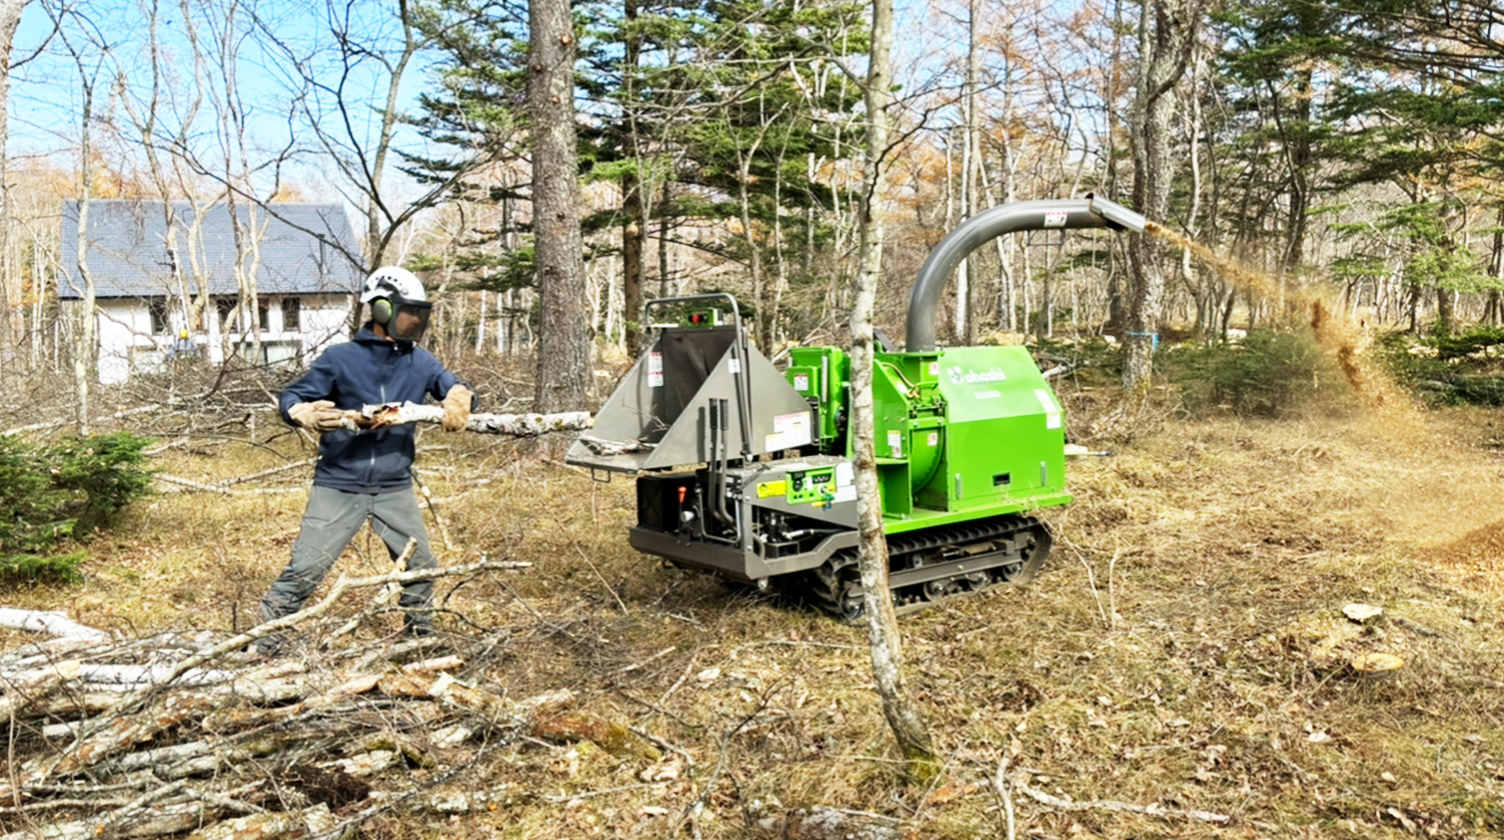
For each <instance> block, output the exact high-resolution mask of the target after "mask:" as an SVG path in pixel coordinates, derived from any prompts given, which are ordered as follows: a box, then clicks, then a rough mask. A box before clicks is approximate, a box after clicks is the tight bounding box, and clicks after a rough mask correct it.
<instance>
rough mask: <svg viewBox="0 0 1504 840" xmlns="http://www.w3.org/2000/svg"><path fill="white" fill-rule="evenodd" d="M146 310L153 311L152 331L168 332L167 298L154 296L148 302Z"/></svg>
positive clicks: (153, 333) (158, 332)
mask: <svg viewBox="0 0 1504 840" xmlns="http://www.w3.org/2000/svg"><path fill="white" fill-rule="evenodd" d="M146 311H147V312H150V313H151V333H152V335H159V334H161V333H165V332H167V298H152V299H151V300H149V301H147V302H146Z"/></svg>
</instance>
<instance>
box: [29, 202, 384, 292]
mask: <svg viewBox="0 0 1504 840" xmlns="http://www.w3.org/2000/svg"><path fill="white" fill-rule="evenodd" d="M172 210H173V213H174V215H175V216H176V217H177V223H175V224H174V225H173V229H174V239H175V240H176V243H177V247H176V251H177V254H178V260H179V261H180V262H181V263H182V264H183V271H182V274H183V276H184V277H185V278H187V280H188V286H189V290H190V291H191V292H197V291H198V281H197V280H196V279H195V277H196V276H198V275H196V274H195V270H194V266H195V265H197V266H198V267H199V269H198V270H199V271H201V272H202V273H203V275H205V276H207V277H208V278H209V292H210V294H215V295H234V294H238V293H239V289H237V288H236V285H235V238H234V228H233V226H232V224H231V220H230V212H229V208H228V207H226V206H225V205H223V204H216V205H213V206H211V207H207V208H204V211H203V214H202V220H201V223H200V225H199V230H198V233H197V235H196V236H194V237H193V240H194V248H193V251H192V252H191V253H190V252H189V251H188V250H187V249H188V246H189V243H190V231H191V229H192V225H193V221H194V218H195V210H194V206H193V203H192V202H188V201H174V202H173V203H172ZM236 211H237V214H238V216H239V219H240V223H241V224H242V225H244V224H247V222H248V211H249V208H247V207H245V206H241V207H237V208H236ZM271 211H272V212H271V213H268V212H266V211H265V210H262V209H260V208H257V210H256V226H257V227H258V228H260V227H264V231H263V232H262V234H261V247H260V251H261V263H260V268H259V269H258V270H257V272H256V289H257V293H258V294H264V295H279V294H283V295H285V294H317V293H334V294H347V293H350V292H355V291H358V290H359V289H360V286H361V283H362V282H363V281H364V279H365V278H364V274H363V272H362V271H361V268H360V266H358V265H354V264H352V263H351V262H350V260H349V259H348V258H347V257H346V256H345V255H344V253H342V252H341V251H340V248H341V247H342V248H344V249H345V250H346V251H348V252H349V253H351V254H355V255H357V257H358V256H359V254H360V245H359V243H358V242H357V241H356V239H355V234H354V232H353V231H352V230H351V228H350V220H349V219H348V218H347V217H346V216H345V211H344V208H343V207H341V206H339V205H337V204H275V205H272V207H271ZM60 245H61V247H60V248H59V253H58V257H59V265H60V266H61V271H60V272H59V274H58V297H60V298H64V299H69V298H80V297H82V296H83V283H82V282H79V280H78V202H77V201H76V200H70V201H66V202H64V203H63V225H62V242H61V243H60ZM86 247H87V249H88V257H89V260H88V268H89V274H90V275H92V276H93V278H94V288H95V294H96V295H97V296H98V297H102V298H119V297H160V296H163V295H168V294H176V291H175V290H174V288H173V285H174V284H173V282H172V277H173V272H172V265H171V260H170V259H169V257H168V249H167V223H166V220H165V219H164V217H163V212H162V205H161V203H160V202H156V201H116V200H110V201H99V200H95V201H90V202H89V232H88V245H87V246H86Z"/></svg>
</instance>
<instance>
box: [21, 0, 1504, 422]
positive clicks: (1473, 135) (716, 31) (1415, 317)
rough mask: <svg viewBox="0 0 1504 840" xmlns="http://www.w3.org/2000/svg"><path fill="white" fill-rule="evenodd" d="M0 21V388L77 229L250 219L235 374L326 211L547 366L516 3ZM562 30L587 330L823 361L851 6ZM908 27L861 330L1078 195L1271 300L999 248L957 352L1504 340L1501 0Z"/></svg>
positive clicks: (837, 268)
mask: <svg viewBox="0 0 1504 840" xmlns="http://www.w3.org/2000/svg"><path fill="white" fill-rule="evenodd" d="M9 5H10V7H11V9H12V11H13V12H15V13H16V14H19V15H20V17H19V19H20V20H21V21H22V22H23V25H22V26H20V28H19V30H17V34H16V35H15V36H14V38H13V39H11V40H12V43H11V50H10V53H9V55H10V61H11V64H12V69H11V74H10V85H11V87H10V91H11V92H10V113H11V124H12V129H11V131H10V137H11V139H10V141H9V143H8V144H7V148H8V149H9V153H8V155H7V161H6V169H5V178H6V185H7V191H6V194H5V201H4V202H3V213H4V214H5V218H6V220H7V221H6V223H5V224H4V225H3V229H4V232H5V233H4V237H3V241H0V246H3V247H0V303H3V304H4V306H3V311H4V313H5V315H6V317H5V318H3V319H0V347H4V348H5V349H4V352H5V354H6V356H7V361H6V365H5V368H6V370H7V372H8V374H9V375H30V374H31V373H33V372H41V371H68V370H71V369H73V362H74V361H75V360H76V359H75V357H76V356H78V355H79V353H78V348H77V347H75V346H74V345H75V344H76V343H78V340H79V336H80V335H81V330H80V329H79V328H78V326H79V320H78V312H77V310H78V309H79V307H71V308H70V307H66V306H60V305H59V303H58V301H57V293H56V288H57V285H56V278H57V276H58V271H59V266H58V264H57V260H58V256H57V255H58V248H59V243H58V241H57V234H58V230H59V227H60V226H59V207H60V202H61V201H62V200H63V199H65V198H72V199H80V198H83V199H87V198H90V197H93V198H122V197H123V198H135V199H141V200H143V201H146V202H160V201H162V200H163V199H178V200H187V201H192V202H195V203H197V204H200V205H206V204H212V203H229V204H231V205H232V206H236V207H239V208H241V209H240V210H239V212H238V218H240V219H241V222H240V225H241V227H242V228H243V230H244V234H245V235H244V236H242V237H238V238H237V244H236V248H237V251H238V258H237V263H236V264H237V274H238V275H244V276H243V277H241V288H242V295H241V306H243V307H244V308H245V311H246V312H247V313H250V314H251V315H252V319H248V323H252V324H253V326H252V327H251V328H250V329H248V330H246V331H245V332H243V333H241V334H239V335H234V334H227V335H226V338H225V340H226V341H227V342H236V343H252V344H253V343H255V342H256V341H257V340H258V331H259V327H257V326H255V325H254V322H253V318H254V313H255V312H256V310H257V307H256V306H255V305H254V304H255V299H256V295H257V290H256V288H255V281H254V272H247V271H243V270H241V269H243V268H244V266H246V265H250V264H252V261H253V260H254V259H255V257H256V250H255V246H256V233H257V231H258V230H259V229H260V228H259V227H258V225H260V226H264V223H265V219H266V218H267V217H268V216H270V215H274V214H275V213H276V208H277V205H278V203H279V202H284V201H295V200H307V199H309V198H310V197H314V196H317V197H318V198H320V199H321V200H327V199H330V198H333V197H335V196H337V197H338V200H339V201H340V202H342V203H343V204H344V205H345V206H346V207H347V208H348V210H349V212H350V213H351V216H352V218H353V219H354V220H355V221H356V224H355V228H356V230H357V231H359V233H360V236H361V239H362V247H361V249H360V251H359V252H358V253H354V252H347V253H346V254H345V255H344V256H345V258H347V259H349V260H351V261H353V262H355V263H357V264H358V265H359V267H360V268H361V269H362V270H368V269H370V268H373V267H375V266H378V265H382V264H387V263H402V264H406V265H408V266H411V267H414V268H417V269H419V270H420V271H422V272H423V273H424V275H425V277H426V278H428V282H429V285H430V287H431V290H432V292H431V293H432V294H433V295H434V297H435V298H436V299H437V300H438V301H439V310H438V311H439V315H438V319H437V328H436V329H435V330H434V333H433V339H434V345H435V347H436V349H441V350H442V353H441V355H443V356H444V357H446V358H455V357H457V356H458V355H459V354H461V353H475V354H480V355H483V356H499V357H503V358H517V357H519V356H525V355H530V354H531V352H532V350H533V349H534V348H535V347H536V346H537V343H538V342H539V341H542V342H545V343H547V342H548V341H550V340H557V339H551V338H550V336H549V335H547V334H540V322H539V318H538V303H537V301H538V299H539V297H538V289H537V288H536V285H535V269H536V265H535V252H534V249H533V243H532V236H531V233H532V219H533V218H534V213H535V208H534V207H533V206H532V202H531V198H532V195H531V190H530V187H529V183H530V180H531V170H530V168H529V167H530V163H531V161H530V158H529V154H530V151H529V149H530V146H529V133H528V123H529V117H528V113H527V110H526V107H525V99H526V96H525V83H524V76H525V74H524V72H523V71H524V61H525V55H526V48H527V40H526V39H527V12H528V10H527V7H526V6H525V5H523V4H508V3H480V4H467V3H459V2H443V3H431V4H421V3H399V4H397V5H396V6H390V5H389V4H379V3H361V2H350V3H345V4H300V3H297V2H279V3H262V4H254V3H253V4H246V3H238V2H236V3H213V2H207V3H184V4H181V5H175V4H163V3H108V4H101V3H89V4H84V5H78V6H69V5H66V4H64V5H58V4H52V3H46V4H44V3H29V4H23V3H20V2H13V3H11V4H9ZM23 10H24V13H23ZM573 10H574V14H575V16H576V21H577V24H578V31H579V34H580V41H579V58H578V62H577V66H576V68H575V70H576V83H577V84H576V106H577V113H578V148H579V160H580V163H579V173H580V176H581V179H582V184H583V187H582V191H583V194H582V198H583V204H584V206H583V208H582V210H581V215H582V226H583V227H582V229H583V246H584V249H585V250H584V253H583V256H584V262H583V271H582V273H581V274H580V276H578V277H572V278H569V280H568V282H570V283H572V284H575V285H574V286H573V287H572V288H571V290H570V291H571V294H570V295H569V296H568V297H569V299H570V300H573V301H578V305H579V308H578V310H576V311H574V312H572V313H571V315H572V318H571V319H570V320H571V321H573V322H579V321H583V322H585V323H587V324H588V326H589V335H590V336H593V338H594V346H595V347H596V349H597V351H598V352H599V354H600V357H601V358H603V359H608V360H609V359H620V358H622V354H623V353H625V354H627V355H631V354H632V353H633V352H634V351H635V349H636V347H637V344H638V341H639V336H640V329H641V327H640V325H639V324H638V323H637V322H636V318H637V316H636V314H635V313H636V312H637V311H638V310H639V309H640V304H641V301H642V299H643V298H644V297H645V296H646V297H652V296H654V295H662V294H679V293H690V292H695V291H701V290H706V289H716V290H725V291H731V292H733V293H735V294H736V295H737V296H738V297H739V299H741V300H742V301H743V306H744V309H745V310H747V311H749V312H750V313H752V319H753V324H754V332H755V339H756V340H757V341H758V343H759V344H760V345H762V346H763V347H764V348H766V349H768V350H769V351H770V352H776V350H777V349H778V348H779V347H781V346H784V345H787V344H789V343H798V342H809V341H828V342H832V343H841V341H842V337H843V335H844V333H845V329H846V317H847V315H846V313H847V312H849V306H850V298H849V296H850V294H851V282H850V281H851V278H852V276H853V274H854V271H855V260H856V252H857V244H858V243H857V237H856V231H857V223H858V221H859V220H858V215H859V214H858V212H857V207H858V205H859V201H860V198H861V196H860V191H861V188H862V179H861V171H860V150H861V148H862V144H863V127H862V114H863V110H864V106H863V103H862V97H861V95H860V93H861V85H860V78H861V73H862V72H863V70H864V66H865V55H864V50H865V49H866V43H867V39H868V32H867V29H866V24H865V12H866V10H865V7H864V6H863V5H862V4H859V3H850V2H846V3H830V2H823V0H813V2H797V3H766V4H764V3H756V2H709V3H699V2H694V3H682V2H674V3H664V4H656V5H655V4H648V3H641V2H630V0H629V1H628V2H622V3H619V4H617V3H576V4H574V6H573ZM899 12H900V31H901V32H903V34H904V37H902V38H900V39H899V42H898V47H897V57H898V58H897V66H898V67H900V68H902V72H901V73H900V74H898V77H897V79H896V88H895V94H896V99H895V103H896V104H895V107H894V113H893V114H892V115H891V117H892V118H893V119H894V120H895V126H896V130H895V132H894V134H893V138H894V139H893V142H892V144H891V146H890V148H889V149H888V155H887V158H886V163H887V166H886V170H885V171H886V176H885V177H886V179H887V181H888V187H889V189H888V190H887V195H888V196H889V200H888V201H887V202H886V203H885V204H884V206H883V207H882V208H881V210H882V214H883V216H884V220H885V222H886V223H887V224H888V227H889V235H888V237H887V244H886V254H885V274H884V280H883V283H884V286H883V293H882V294H880V295H879V301H880V304H879V306H878V309H877V312H876V318H877V322H878V324H879V325H880V326H884V327H886V328H887V329H888V331H889V332H890V333H895V334H896V333H897V332H898V330H897V327H898V324H899V322H900V321H901V319H902V316H903V312H904V309H905V301H906V300H907V291H908V284H909V283H910V282H911V280H910V278H912V277H913V276H914V273H915V271H916V269H917V266H918V264H919V263H920V262H921V261H922V260H923V258H924V256H925V255H926V253H927V252H928V249H929V248H930V247H932V246H933V245H934V244H935V243H936V242H937V241H938V240H939V239H940V238H941V237H942V236H943V235H944V234H945V233H946V232H947V231H948V230H950V229H951V228H953V227H954V226H955V224H956V223H957V222H958V221H959V220H961V219H963V218H965V217H966V216H968V215H970V214H972V213H974V212H976V211H977V210H979V209H982V208H985V207H988V206H992V205H994V204H998V203H1002V202H1008V201H1018V200H1026V199H1032V198H1055V197H1072V196H1078V195H1081V194H1084V193H1087V192H1094V193H1097V194H1102V195H1105V196H1108V197H1112V198H1114V199H1116V200H1120V201H1122V202H1124V203H1125V204H1128V205H1130V206H1136V207H1137V209H1139V210H1141V211H1143V212H1145V213H1146V215H1148V216H1150V218H1151V219H1153V220H1155V221H1158V222H1160V223H1161V224H1163V225H1165V226H1166V227H1168V228H1169V229H1171V230H1172V231H1177V232H1180V233H1182V234H1183V235H1185V236H1186V237H1189V238H1190V239H1193V240H1195V241H1198V242H1201V243H1204V244H1205V245H1207V246H1208V247H1210V248H1212V249H1214V250H1215V251H1217V252H1219V253H1222V254H1225V255H1228V256H1230V257H1232V258H1234V259H1236V260H1237V261H1238V262H1240V263H1241V264H1242V265H1244V266H1246V267H1248V268H1249V269H1252V270H1254V271H1256V272H1263V273H1265V274H1267V275H1268V276H1270V277H1273V278H1277V279H1276V280H1274V281H1272V282H1271V283H1270V284H1265V285H1264V286H1263V287H1261V288H1249V287H1247V286H1246V284H1245V285H1244V286H1240V285H1239V284H1238V283H1236V282H1235V278H1230V277H1228V276H1227V274H1226V273H1225V272H1220V271H1215V270H1208V269H1207V268H1206V267H1205V266H1203V265H1201V264H1199V263H1198V262H1197V261H1195V260H1193V259H1192V258H1191V256H1190V255H1189V254H1178V253H1175V252H1172V251H1170V250H1169V249H1167V247H1166V246H1165V245H1164V244H1162V243H1156V242H1153V241H1149V240H1144V239H1143V238H1139V237H1134V238H1132V243H1137V244H1126V243H1125V242H1123V241H1119V240H1118V239H1116V238H1105V237H1104V238H1098V237H1094V236H1089V235H1079V234H1078V235H1072V236H1069V237H1064V238H1062V237H1059V236H1053V237H1044V236H1035V237H1030V238H1024V239H1015V238H1011V237H1010V238H1006V239H1002V240H999V241H998V243H997V244H996V246H995V247H994V248H988V249H983V250H982V251H979V252H978V253H977V254H976V255H974V256H973V258H972V259H971V260H970V261H969V263H968V264H967V265H966V266H964V267H963V268H962V270H961V271H960V272H958V276H957V278H956V283H955V284H954V286H953V290H954V292H953V297H952V299H951V300H950V301H949V302H948V303H947V305H946V307H945V315H944V321H945V323H944V324H942V327H941V330H942V331H941V335H942V337H943V338H945V339H947V340H948V341H949V342H950V343H956V344H968V343H977V342H979V341H985V340H991V341H1019V340H1021V339H1022V338H1023V337H1025V336H1034V337H1037V338H1045V339H1048V338H1052V337H1056V336H1087V335H1096V334H1101V333H1106V334H1108V335H1111V336H1115V337H1117V338H1119V339H1122V338H1127V339H1128V343H1129V344H1130V357H1131V356H1133V355H1140V356H1142V357H1144V358H1147V356H1148V352H1149V349H1148V348H1150V345H1151V343H1152V341H1151V339H1152V336H1151V335H1150V334H1152V333H1158V334H1160V335H1162V336H1165V337H1166V338H1184V337H1194V338H1196V339H1198V340H1201V341H1221V340H1225V339H1226V338H1227V336H1228V334H1229V330H1230V329H1242V330H1245V331H1246V330H1248V329H1250V328H1256V327H1258V326H1259V325H1261V324H1265V325H1269V324H1273V323H1274V322H1275V321H1276V320H1277V318H1275V317H1274V316H1275V315H1276V313H1279V312H1282V311H1283V310H1282V306H1283V301H1282V300H1280V298H1282V297H1283V296H1284V295H1286V294H1287V293H1298V290H1299V289H1300V288H1302V287H1307V286H1319V287H1321V288H1323V289H1327V290H1332V291H1334V292H1335V293H1336V294H1338V295H1339V296H1340V298H1341V300H1342V305H1343V306H1344V307H1345V308H1347V309H1348V311H1349V312H1351V313H1353V314H1354V315H1356V316H1357V317H1359V318H1360V319H1361V320H1362V321H1363V322H1364V323H1367V324H1372V325H1374V326H1383V327H1386V328H1387V327H1391V326H1399V327H1401V328H1403V329H1405V330H1408V331H1410V332H1412V333H1415V332H1421V331H1424V330H1431V329H1433V328H1434V330H1435V331H1437V332H1439V333H1442V334H1445V335H1450V334H1452V333H1453V332H1455V331H1456V330H1457V329H1458V328H1459V325H1465V324H1483V325H1495V324H1497V322H1498V320H1499V317H1500V312H1499V287H1500V286H1501V285H1504V198H1501V196H1500V194H1499V189H1498V186H1497V182H1498V179H1497V177H1496V175H1497V172H1498V167H1499V166H1500V164H1501V160H1504V154H1501V146H1500V140H1499V137H1498V133H1497V132H1498V126H1499V123H1500V111H1501V110H1504V98H1501V96H1500V87H1499V85H1500V82H1499V76H1498V72H1499V69H1500V67H1499V65H1500V61H1501V59H1504V23H1501V22H1500V21H1499V19H1498V15H1497V13H1496V12H1495V11H1494V10H1493V9H1492V8H1491V6H1490V5H1489V4H1486V3H1454V4H1429V3H1393V4H1384V5H1382V6H1378V7H1375V6H1373V5H1371V4H1350V5H1344V4H1342V3H1303V2H1292V3H1256V4H1251V3H1241V4H1239V3H1227V4H1220V5H1208V4H1205V3H1202V2H1181V3H1159V2H1151V3H1147V4H1141V5H1136V4H1132V3H1123V2H1119V3H1110V4H1106V5H1100V4H1095V3H1082V4H1048V3H1036V4H1028V3H1024V4H1000V3H990V4H989V3H987V2H985V0H971V2H969V3H933V4H920V3H911V4H905V5H903V6H901V7H900V9H899ZM17 19H18V18H16V17H15V16H14V15H12V18H11V20H12V23H13V25H14V21H15V20H17ZM1135 248H1147V249H1149V250H1148V251H1146V252H1145V253H1146V257H1145V258H1144V259H1137V260H1136V259H1133V258H1132V256H1133V255H1132V254H1131V253H1130V252H1131V251H1133V250H1134V249H1135ZM346 250H347V251H348V249H346ZM184 262H185V264H186V261H184ZM174 282H176V283H177V284H179V285H180V286H181V287H182V290H181V291H182V294H181V295H180V297H181V299H182V300H185V301H189V303H188V304H187V305H188V307H189V308H190V309H193V310H195V311H194V312H193V313H192V314H191V317H190V320H193V319H194V318H198V319H201V318H202V310H203V307H204V306H205V305H207V304H206V303H205V301H206V300H207V285H206V282H205V281H204V280H203V278H198V277H195V276H194V275H193V272H192V271H191V270H189V269H188V268H186V267H184V268H179V269H176V270H175V277H174ZM230 332H231V333H233V331H230ZM579 335H581V333H579V332H576V333H575V334H574V335H573V337H570V338H569V339H568V340H570V341H575V342H578V341H580V340H581V339H580V338H579V337H578V336H579ZM163 338H164V340H165V338H166V337H163ZM583 340H586V341H589V340H590V339H589V338H588V337H587V338H585V339H583ZM1140 345H1142V346H1143V347H1144V348H1146V349H1145V351H1144V352H1143V353H1141V354H1135V353H1133V352H1132V351H1133V350H1134V349H1136V348H1137V347H1139V346H1140ZM85 355H87V354H85ZM544 355H546V354H544ZM84 361H86V362H87V361H89V360H88V359H84ZM1132 367H1133V366H1132V365H1130V368H1132ZM1129 373H1130V374H1131V375H1133V376H1135V377H1137V378H1138V379H1139V380H1142V377H1143V373H1144V372H1143V369H1142V368H1139V369H1136V370H1130V371H1129ZM584 379H585V378H584V377H582V378H581V381H584ZM582 396H583V395H578V394H576V395H572V396H571V398H572V399H578V398H582ZM566 407H575V406H566Z"/></svg>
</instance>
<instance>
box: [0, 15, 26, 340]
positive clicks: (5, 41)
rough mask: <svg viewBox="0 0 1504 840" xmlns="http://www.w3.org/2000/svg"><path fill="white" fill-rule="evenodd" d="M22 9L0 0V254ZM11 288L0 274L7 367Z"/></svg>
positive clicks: (0, 325)
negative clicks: (14, 47) (14, 46)
mask: <svg viewBox="0 0 1504 840" xmlns="http://www.w3.org/2000/svg"><path fill="white" fill-rule="evenodd" d="M25 6H26V0H0V254H6V253H9V251H10V215H11V212H10V194H9V187H8V186H7V184H6V180H5V179H6V174H7V166H6V161H7V158H6V155H5V144H6V140H7V138H8V137H9V136H10V121H9V120H8V119H7V118H6V115H7V113H9V112H8V110H7V109H8V108H9V101H10V51H11V42H12V41H13V40H14V39H15V36H16V27H17V26H18V25H19V24H20V23H21V10H22V8H24V7H25ZM10 285H11V278H10V277H9V272H6V273H5V274H4V275H0V361H3V362H5V363H6V367H9V366H10V361H11V359H12V357H13V356H14V348H13V346H12V342H11V328H12V326H13V325H12V323H11V318H12V311H13V310H12V307H11V294H10ZM18 296H19V295H18ZM15 311H17V312H19V311H20V310H15Z"/></svg>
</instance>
